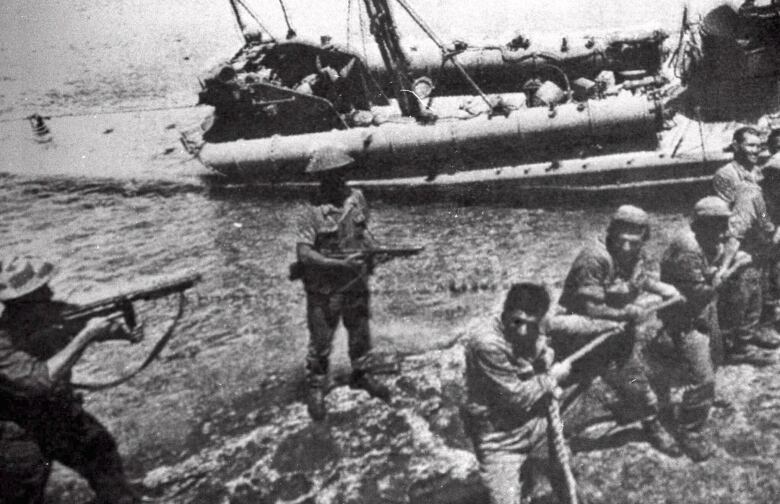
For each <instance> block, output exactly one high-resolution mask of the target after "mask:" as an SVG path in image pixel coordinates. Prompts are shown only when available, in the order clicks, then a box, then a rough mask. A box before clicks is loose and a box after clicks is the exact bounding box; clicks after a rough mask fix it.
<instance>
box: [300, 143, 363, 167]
mask: <svg viewBox="0 0 780 504" xmlns="http://www.w3.org/2000/svg"><path fill="white" fill-rule="evenodd" d="M354 162H355V159H354V158H353V157H352V156H350V155H349V154H348V153H347V152H346V149H345V148H344V147H343V146H340V145H322V146H316V147H314V148H313V149H312V150H311V154H310V155H309V163H308V165H307V166H306V173H312V174H322V173H326V172H330V171H333V170H337V169H340V168H345V167H347V166H349V165H351V164H352V163H354Z"/></svg>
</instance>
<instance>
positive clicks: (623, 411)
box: [546, 314, 658, 421]
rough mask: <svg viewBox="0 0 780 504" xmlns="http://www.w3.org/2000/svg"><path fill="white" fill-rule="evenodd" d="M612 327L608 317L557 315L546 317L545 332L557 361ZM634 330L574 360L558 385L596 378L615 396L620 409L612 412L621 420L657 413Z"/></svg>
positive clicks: (654, 395)
mask: <svg viewBox="0 0 780 504" xmlns="http://www.w3.org/2000/svg"><path fill="white" fill-rule="evenodd" d="M616 327H618V324H617V323H616V322H614V321H610V320H601V319H595V318H592V317H586V316H584V315H577V314H558V315H554V316H552V317H551V318H550V319H549V320H548V322H547V325H546V331H547V335H548V336H549V337H550V343H551V345H552V347H553V349H554V350H555V355H556V359H558V360H561V359H563V358H565V357H567V356H568V355H571V354H572V353H574V351H576V350H577V349H578V348H580V347H582V346H583V345H585V344H586V343H587V342H588V341H590V340H592V339H594V338H596V337H597V336H599V335H600V334H603V333H605V332H606V331H609V330H613V329H615V328H616ZM636 333H637V331H636V328H633V327H629V328H627V329H625V330H623V331H622V332H620V333H618V334H615V335H614V336H612V338H611V340H609V341H606V342H604V343H603V344H601V345H600V346H598V347H596V348H595V349H594V350H593V351H592V352H591V353H590V354H589V355H588V356H586V357H583V358H582V359H580V360H579V361H577V362H576V363H574V365H573V366H572V373H571V375H570V377H569V378H568V379H567V380H566V382H564V383H563V384H562V386H564V387H566V386H568V385H570V384H573V383H576V382H587V381H589V380H593V379H595V378H596V377H600V378H601V379H602V380H603V381H604V383H606V384H607V385H608V386H609V387H610V388H611V389H612V390H614V392H615V394H616V395H617V396H618V399H619V401H620V403H619V407H620V409H619V410H618V411H617V412H616V414H617V415H618V416H619V417H620V419H621V420H626V421H628V420H633V419H636V418H650V417H653V416H655V415H657V414H658V397H657V396H656V394H655V392H654V391H653V388H652V386H651V385H650V380H649V378H648V376H647V371H646V369H645V367H644V364H642V361H641V358H640V350H641V349H640V346H639V345H638V344H636V339H637V334H636Z"/></svg>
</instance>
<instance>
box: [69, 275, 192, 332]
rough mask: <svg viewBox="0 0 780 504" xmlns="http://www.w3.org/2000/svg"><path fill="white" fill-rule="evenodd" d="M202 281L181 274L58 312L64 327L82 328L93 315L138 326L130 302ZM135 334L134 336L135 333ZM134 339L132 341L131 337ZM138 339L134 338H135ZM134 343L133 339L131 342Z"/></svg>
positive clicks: (150, 298)
mask: <svg viewBox="0 0 780 504" xmlns="http://www.w3.org/2000/svg"><path fill="white" fill-rule="evenodd" d="M200 280H201V276H200V274H199V273H194V274H189V275H184V276H181V277H177V278H173V279H171V280H165V281H160V282H156V283H154V284H152V285H151V286H150V287H147V288H141V289H134V290H130V291H128V292H124V293H121V294H117V295H115V296H111V297H109V298H107V299H101V300H99V301H95V302H92V303H87V304H84V305H72V304H66V305H64V307H63V308H62V311H61V312H60V314H59V315H60V320H61V325H62V326H63V328H67V329H76V330H77V331H78V330H80V329H81V328H83V327H84V326H85V325H86V324H87V322H88V321H89V319H92V318H95V317H112V318H113V317H120V316H121V317H122V318H123V319H124V321H125V323H126V324H127V327H129V328H130V329H135V328H136V326H137V325H138V321H137V317H136V314H135V309H134V308H133V302H136V301H153V300H155V299H160V298H163V297H166V296H170V295H171V294H177V293H183V292H184V291H186V290H187V289H190V288H191V287H193V286H194V285H195V284H196V283H198V282H199V281H200ZM136 336H137V335H136ZM131 341H133V340H131ZM136 341H137V340H136ZM133 342H135V341H133Z"/></svg>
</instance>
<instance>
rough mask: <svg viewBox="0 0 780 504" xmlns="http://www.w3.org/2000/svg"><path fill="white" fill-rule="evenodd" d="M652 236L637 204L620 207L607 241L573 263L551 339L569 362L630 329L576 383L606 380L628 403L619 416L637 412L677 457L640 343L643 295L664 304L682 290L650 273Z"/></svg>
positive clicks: (592, 359) (653, 437)
mask: <svg viewBox="0 0 780 504" xmlns="http://www.w3.org/2000/svg"><path fill="white" fill-rule="evenodd" d="M649 238H650V225H649V218H648V215H647V213H645V211H644V210H642V209H641V208H637V207H635V206H631V205H623V206H621V207H620V208H618V209H617V211H616V212H615V214H614V215H613V217H612V220H611V222H610V224H609V227H608V228H607V236H606V240H605V242H604V243H602V242H600V241H593V242H592V243H590V244H588V245H586V246H585V247H584V248H583V249H582V251H581V252H580V253H579V255H578V256H577V257H576V259H575V260H574V263H573V264H572V266H571V269H570V270H569V273H568V275H567V277H566V280H565V281H564V286H563V292H562V293H561V297H560V300H559V305H560V313H558V314H555V315H553V316H551V317H549V319H548V322H547V324H548V327H547V333H548V335H549V336H550V338H551V342H552V345H553V348H554V349H555V352H556V355H557V356H559V357H561V358H563V357H566V356H568V355H570V354H571V353H573V352H574V351H576V350H577V349H578V348H579V347H581V346H583V345H585V344H586V343H587V342H588V341H590V340H592V339H593V338H594V337H596V336H597V335H599V334H602V333H604V332H606V331H610V330H613V331H614V330H618V328H621V327H623V330H622V331H621V332H620V334H619V335H617V336H615V337H613V338H612V339H611V341H608V342H606V343H604V344H603V345H601V346H600V347H599V348H598V349H596V350H594V352H593V353H592V355H590V356H589V357H587V358H585V359H583V360H582V361H580V362H578V363H576V364H575V365H574V367H573V371H572V376H571V379H572V380H574V381H577V382H587V381H588V380H592V379H594V378H595V377H596V376H601V378H602V380H603V381H604V382H605V383H607V384H608V385H609V386H610V387H611V388H612V389H614V391H615V392H616V394H617V395H618V397H619V399H620V401H621V406H622V410H621V415H620V416H621V417H623V416H625V417H626V418H633V417H634V416H636V415H637V414H638V415H639V416H640V417H641V418H642V426H643V428H644V431H645V433H646V434H647V435H648V437H649V439H650V441H651V442H652V444H653V445H654V446H655V447H656V448H657V449H659V450H660V451H663V452H666V453H668V454H670V455H678V454H679V448H678V447H677V445H676V443H675V440H674V438H673V437H672V436H671V435H670V434H669V433H668V432H667V431H666V430H665V429H664V427H663V425H662V424H661V423H660V421H659V419H658V413H659V406H658V398H657V397H656V394H655V392H654V391H653V389H652V387H651V386H650V382H649V380H648V377H647V373H646V371H645V368H644V365H643V363H642V362H641V360H640V355H639V354H640V349H639V345H637V344H636V340H637V333H638V326H640V324H641V323H642V322H643V321H644V320H645V319H646V318H647V313H646V310H645V309H644V308H643V307H641V306H640V305H639V304H637V298H638V297H639V295H640V294H641V293H642V292H649V293H654V294H658V295H660V296H661V297H663V298H664V299H671V298H673V297H675V296H678V295H679V293H678V291H677V289H675V288H674V287H673V286H671V285H669V284H666V283H663V282H660V281H659V280H657V279H656V278H653V277H652V276H651V274H650V273H649V271H648V270H647V267H646V260H645V258H644V255H643V250H642V249H643V246H644V243H645V242H646V241H647V240H648V239H649ZM621 323H622V324H625V325H624V326H622V325H621ZM620 419H623V418H620Z"/></svg>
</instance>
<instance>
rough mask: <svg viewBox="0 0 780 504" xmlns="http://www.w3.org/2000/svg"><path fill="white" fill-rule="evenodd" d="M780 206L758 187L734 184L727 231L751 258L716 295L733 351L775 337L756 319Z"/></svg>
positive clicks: (727, 338) (725, 331) (724, 327)
mask: <svg viewBox="0 0 780 504" xmlns="http://www.w3.org/2000/svg"><path fill="white" fill-rule="evenodd" d="M779 210H780V209H778V207H777V205H776V204H775V202H774V201H772V200H771V199H767V198H765V196H764V191H763V189H762V188H761V187H759V186H755V185H753V184H748V183H743V184H741V185H740V186H739V187H738V188H737V197H736V199H735V201H734V205H733V207H732V214H731V217H730V218H729V228H728V232H727V235H728V237H730V238H736V239H737V240H739V242H740V249H739V250H740V251H743V252H745V253H747V254H750V255H751V256H752V258H753V261H752V263H750V264H749V265H747V266H744V267H742V268H740V269H739V270H738V271H737V272H736V273H735V274H734V275H733V276H732V277H731V278H730V279H728V280H727V282H726V283H725V285H724V287H723V290H722V292H721V294H720V296H719V301H718V313H719V318H720V325H721V329H722V330H723V333H724V336H725V337H726V341H727V343H728V344H729V345H730V347H731V350H732V351H736V352H738V351H741V350H742V349H744V348H747V347H749V346H750V345H753V344H758V345H759V346H764V345H765V344H766V345H769V344H770V343H771V344H772V345H774V343H772V341H773V340H775V339H777V338H776V334H775V335H773V334H770V332H769V330H770V328H765V329H767V330H763V329H762V328H760V327H759V323H760V321H761V315H762V311H763V310H764V282H765V281H766V276H765V273H766V266H767V263H768V261H769V257H770V255H771V254H772V236H773V235H774V232H775V230H776V226H775V222H780V221H778V219H779V218H780V214H779V213H778V211H779ZM765 340H766V341H765ZM770 340H772V341H770ZM769 346H771V345H769Z"/></svg>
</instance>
